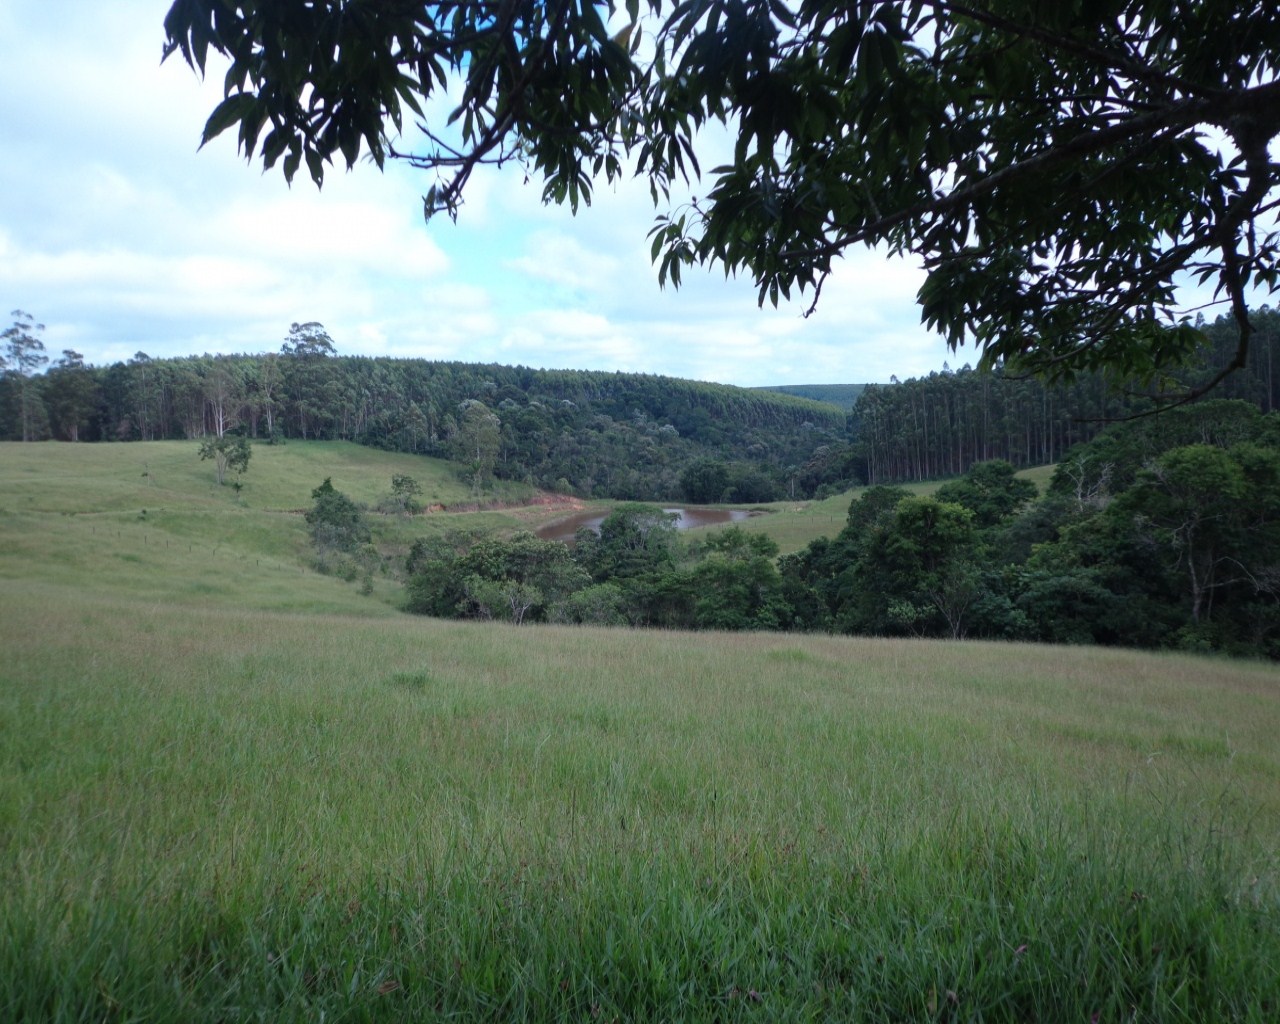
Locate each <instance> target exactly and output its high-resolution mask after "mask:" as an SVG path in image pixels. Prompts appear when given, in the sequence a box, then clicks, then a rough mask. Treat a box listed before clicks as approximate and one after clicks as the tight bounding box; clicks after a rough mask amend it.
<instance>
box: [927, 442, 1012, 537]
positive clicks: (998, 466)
mask: <svg viewBox="0 0 1280 1024" xmlns="http://www.w3.org/2000/svg"><path fill="white" fill-rule="evenodd" d="M935 496H936V497H937V499H938V500H939V501H950V502H953V503H954V504H956V505H962V506H964V507H965V508H967V509H969V511H971V512H972V513H973V516H974V519H973V522H974V525H975V526H977V527H979V528H982V527H990V526H995V525H997V524H998V523H1001V522H1004V521H1005V520H1006V519H1008V518H1009V517H1010V516H1012V515H1013V514H1014V513H1015V512H1017V511H1018V509H1020V508H1022V507H1023V506H1025V505H1026V504H1027V503H1028V502H1030V501H1034V500H1035V497H1036V485H1035V484H1033V483H1032V482H1031V481H1030V480H1023V479H1021V478H1019V477H1017V476H1015V475H1014V470H1013V467H1012V466H1011V465H1009V463H1007V462H1005V461H1004V459H992V460H991V461H989V462H979V463H977V464H976V465H974V466H972V467H970V469H969V472H967V473H966V474H965V475H964V476H963V477H961V478H960V479H959V480H953V481H951V482H950V483H946V484H943V485H942V486H941V487H939V488H938V492H937V494H936V495H935Z"/></svg>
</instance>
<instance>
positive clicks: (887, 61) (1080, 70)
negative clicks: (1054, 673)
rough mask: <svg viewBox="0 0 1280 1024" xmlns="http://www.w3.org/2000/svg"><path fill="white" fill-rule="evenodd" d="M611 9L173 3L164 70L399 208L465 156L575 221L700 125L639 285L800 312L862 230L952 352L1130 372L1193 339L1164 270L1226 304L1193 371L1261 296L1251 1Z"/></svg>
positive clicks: (1261, 34) (761, 3)
mask: <svg viewBox="0 0 1280 1024" xmlns="http://www.w3.org/2000/svg"><path fill="white" fill-rule="evenodd" d="M641 6H642V5H641V3H640V2H639V0H626V2H625V3H621V2H619V0H609V2H607V3H604V4H594V3H587V4H580V5H568V4H561V3H543V2H536V0H515V2H496V0H492V2H491V0H471V2H464V3H459V4H449V5H444V6H438V5H431V4H426V3H397V4H376V5H373V4H369V5H361V6H360V7H359V12H360V16H359V17H352V16H350V12H351V4H350V3H349V2H347V0H317V2H312V0H287V2H285V0H270V2H268V0H251V2H246V3H238V4H234V5H227V4H210V3H208V2H206V0H175V2H174V3H173V5H172V7H171V9H170V11H169V13H168V15H167V17H166V19H165V30H166V33H167V37H168V42H167V48H166V55H168V54H171V53H173V52H174V51H181V52H182V54H183V56H184V57H185V59H186V60H187V61H188V62H189V63H190V64H192V65H193V66H194V67H197V68H199V69H200V70H201V71H202V72H203V71H204V69H205V66H206V59H207V54H208V51H209V49H210V48H213V49H214V50H216V51H218V52H220V53H222V54H224V55H225V56H226V57H227V58H228V59H229V60H230V62H231V67H230V68H229V69H228V72H227V74H226V76H225V83H226V86H225V99H224V100H223V101H222V102H221V103H220V104H219V105H218V106H217V107H216V109H215V110H214V111H213V112H212V114H211V115H210V117H209V119H208V121H207V123H206V125H205V129H204V137H205V140H206V141H207V140H208V139H211V138H213V137H214V136H216V135H218V134H220V133H221V132H223V131H226V130H228V129H231V128H236V129H238V137H239V143H240V147H241V149H242V151H243V152H244V153H245V154H246V156H248V157H250V158H252V157H253V156H254V155H260V156H261V159H262V161H263V164H264V166H266V167H271V166H273V165H275V164H276V163H278V162H279V163H280V164H281V167H282V169H283V172H284V175H285V177H286V178H289V179H292V177H293V176H294V175H295V174H296V173H297V171H298V170H299V169H300V168H301V167H302V166H303V165H304V164H305V166H306V169H307V172H308V173H309V174H310V176H311V177H312V179H313V180H314V181H315V182H316V183H317V184H318V183H319V182H321V181H322V180H323V177H324V173H325V165H326V163H328V162H330V161H331V160H332V159H333V158H334V157H335V156H340V157H341V159H342V160H343V162H345V164H346V165H347V166H351V165H352V164H354V162H355V161H356V160H357V159H358V158H359V156H360V154H361V150H362V149H367V151H368V152H369V154H370V155H371V156H372V158H373V160H374V161H375V162H376V163H378V164H379V165H382V164H383V163H384V162H385V160H386V159H387V158H388V157H391V158H397V157H403V158H404V159H406V160H408V161H409V162H410V163H411V164H413V165H414V166H417V167H421V168H424V169H426V170H428V171H429V172H431V173H433V174H434V175H436V176H437V184H435V185H433V186H432V187H431V188H430V189H429V191H428V192H427V195H426V199H425V209H426V211H427V213H428V214H431V213H433V212H436V211H444V212H446V213H448V214H449V215H451V216H454V215H456V214H457V211H458V208H459V205H460V203H461V199H462V194H463V190H464V188H465V186H466V183H467V181H468V179H469V178H470V176H471V174H472V173H473V172H474V170H475V168H476V167H477V166H478V165H480V164H482V163H502V162H503V161H507V160H519V161H521V162H523V163H524V164H525V165H526V170H527V173H529V174H530V175H531V176H533V177H537V178H541V180H542V182H543V193H544V196H545V197H546V198H547V199H548V200H552V201H556V202H567V203H568V204H569V205H570V206H571V207H572V208H575V209H576V207H577V205H578V204H579V203H580V202H582V201H586V200H589V199H590V197H591V192H592V184H593V175H603V177H604V178H605V179H606V180H609V181H613V180H616V179H618V178H620V177H622V176H624V175H626V174H628V173H631V172H633V171H635V172H638V173H640V174H642V175H645V176H647V177H648V179H649V181H650V183H651V186H652V191H653V195H654V198H655V201H659V202H660V201H662V200H663V199H664V198H666V197H669V196H670V194H671V193H670V189H671V186H672V184H673V183H675V182H678V181H680V180H681V179H684V178H687V177H690V176H696V175H698V174H699V173H700V165H699V160H698V152H699V150H700V149H702V150H703V151H704V152H706V151H709V150H710V149H712V148H717V149H718V147H719V146H720V145H721V143H720V135H721V130H722V129H727V131H728V132H729V133H730V136H731V139H732V142H733V148H732V158H731V159H729V160H727V161H724V162H722V163H720V164H719V166H717V167H716V168H715V169H714V170H713V171H712V172H711V178H712V180H711V181H710V182H709V183H708V185H707V186H705V187H704V188H701V189H699V190H698V191H699V198H698V199H695V200H693V201H692V202H690V203H689V204H688V205H686V206H683V207H677V208H675V209H672V210H669V211H667V212H665V213H663V214H662V215H661V216H660V217H659V220H658V223H657V226H656V228H655V230H654V233H653V253H654V256H655V258H657V259H659V260H660V263H661V273H660V276H661V277H662V278H663V279H666V278H669V279H671V280H672V281H673V282H675V283H677V284H678V283H679V280H680V273H681V269H682V268H683V267H685V266H686V265H688V264H690V263H704V264H715V263H719V264H722V265H723V266H724V267H725V268H726V269H727V270H736V269H739V268H743V269H746V270H748V271H749V272H750V273H751V274H752V275H753V277H754V279H755V282H756V284H757V286H758V290H759V296H760V300H761V301H762V302H763V301H766V300H768V301H774V302H776V301H777V300H778V298H779V297H780V296H784V295H789V294H790V293H792V292H793V291H796V290H801V291H804V290H806V289H807V290H809V291H810V293H811V294H812V295H813V297H814V301H815V302H816V301H817V296H818V293H819V292H820V290H821V288H822V284H823V282H824V281H825V280H826V278H827V276H828V274H829V273H830V270H831V267H832V265H833V261H835V260H836V259H837V258H838V257H839V256H840V255H841V254H843V253H844V252H846V251H847V250H849V249H850V248H851V247H854V246H858V245H861V244H881V245H884V246H885V247H887V248H888V249H889V250H890V251H891V252H894V253H901V254H909V255H910V256H912V257H914V258H916V259H917V260H919V261H920V262H921V263H922V264H923V266H924V269H925V270H926V272H927V275H928V276H927V279H926V281H925V284H924V286H923V288H922V289H921V292H920V296H919V298H920V303H921V306H922V311H923V318H924V320H925V321H926V322H927V323H928V324H930V325H932V326H933V327H935V328H936V329H938V330H939V331H940V332H941V333H942V334H944V335H945V337H946V338H947V340H948V342H949V343H950V344H951V345H952V346H956V345H959V344H961V343H962V342H965V341H973V342H974V343H976V344H977V345H978V346H980V347H981V348H982V349H983V351H984V360H985V361H986V362H987V363H988V364H994V363H995V362H997V361H1000V360H1004V361H1006V362H1008V363H1009V364H1017V365H1018V367H1019V368H1020V369H1030V370H1035V371H1040V372H1044V373H1047V374H1050V375H1054V376H1063V377H1069V376H1071V375H1072V374H1074V373H1076V372H1078V371H1081V370H1085V369H1089V368H1093V367H1107V368H1109V369H1111V370H1112V371H1114V372H1115V373H1116V374H1117V375H1118V376H1120V377H1123V378H1128V377H1133V376H1137V377H1139V378H1142V379H1145V380H1148V381H1153V382H1156V383H1158V382H1159V374H1160V372H1161V371H1162V369H1164V368H1166V367H1168V366H1170V365H1172V364H1175V363H1178V362H1180V361H1181V360H1183V359H1185V358H1186V357H1188V356H1189V355H1190V354H1191V353H1192V352H1193V351H1194V350H1195V348H1196V346H1197V345H1198V344H1199V343H1200V341H1201V338H1202V335H1201V332H1200V331H1199V330H1198V329H1197V328H1196V326H1195V325H1194V323H1192V322H1191V321H1190V320H1189V319H1188V318H1187V317H1185V316H1182V315H1180V314H1179V313H1178V312H1176V310H1175V309H1174V308H1173V306H1174V293H1175V288H1174V285H1175V281H1177V280H1179V278H1180V276H1181V275H1186V274H1188V273H1190V274H1192V275H1197V276H1198V277H1200V278H1201V279H1202V280H1204V281H1211V282H1212V283H1213V284H1214V286H1215V287H1216V289H1217V291H1218V293H1219V294H1220V295H1221V296H1222V298H1223V299H1224V300H1225V301H1226V302H1228V303H1229V305H1230V308H1231V310H1232V316H1233V320H1234V322H1235V330H1236V338H1237V347H1236V351H1235V352H1234V353H1233V354H1231V355H1230V357H1229V360H1228V363H1227V365H1226V366H1224V367H1222V368H1221V369H1220V370H1219V371H1217V372H1216V373H1214V374H1213V375H1212V376H1210V378H1209V379H1208V380H1207V381H1206V382H1205V384H1204V386H1206V387H1207V386H1210V385H1212V383H1213V382H1214V380H1215V379H1216V378H1217V377H1218V376H1220V375H1221V374H1222V373H1225V372H1227V371H1229V370H1230V369H1232V368H1234V367H1237V366H1240V365H1243V363H1244V361H1245V358H1246V356H1247V353H1248V350H1249V346H1250V339H1251V334H1252V332H1253V324H1252V321H1251V319H1250V317H1249V313H1248V310H1247V309H1246V306H1245V298H1246V296H1247V294H1248V293H1249V291H1250V289H1263V290H1274V289H1275V288H1276V287H1277V284H1280V272H1278V271H1277V269H1276V267H1277V256H1278V255H1280V234H1278V233H1277V231H1276V221H1275V216H1276V209H1277V204H1276V198H1277V196H1276V193H1277V183H1278V182H1280V165H1277V163H1276V162H1275V161H1274V160H1273V159H1272V158H1271V156H1270V154H1269V152H1268V147H1269V144H1270V143H1271V141H1272V140H1273V139H1274V138H1275V136H1276V135H1277V133H1278V132H1280V118H1277V116H1276V114H1275V111H1276V110H1277V109H1278V108H1280V103H1278V102H1277V101H1278V100H1280V82H1277V81H1276V68H1277V64H1278V63H1280V19H1276V18H1275V17H1274V16H1273V12H1272V11H1271V10H1270V8H1269V6H1268V5H1266V4H1233V3H1226V2H1201V3H1189V2H1188V3H1178V4H1153V3H1149V2H1146V0H1108V2H1102V3H1084V2H1082V0H1073V2H1067V3H1054V4H1049V3H1012V2H1003V0H1002V2H996V0H975V2H973V3H967V4H956V3H953V2H950V0H869V2H866V3H857V4H851V3H847V2H844V0H812V2H809V3H804V4H800V5H792V4H785V3H776V2H772V0H689V2H684V3H676V2H674V0H648V3H647V4H645V5H644V7H645V8H646V14H645V17H644V18H642V16H641ZM642 29H643V30H644V33H645V37H646V38H645V42H644V43H643V45H642V43H641V30H642ZM351 54H359V55H360V59H358V60H357V59H352V58H351ZM437 97H443V98H444V99H445V104H446V106H444V107H438V106H437V105H436V104H435V103H434V101H435V100H436V99H437ZM429 104H430V105H431V106H429ZM450 106H451V107H452V109H449V107H450ZM406 109H407V110H408V111H409V112H410V113H412V114H413V115H414V116H415V117H417V118H418V119H419V121H420V123H421V127H422V131H423V140H422V145H421V147H420V149H419V150H418V151H417V152H413V153H404V152H402V151H401V150H399V149H397V148H396V144H395V142H394V141H393V139H394V138H395V137H396V134H397V133H398V132H399V131H400V129H401V128H402V127H403V118H404V112H405V111H406ZM428 109H432V110H433V113H432V115H431V116H428V115H427V114H426V111H427V110H428ZM435 109H439V110H440V114H439V116H438V117H437V115H436V114H435V113H434V110H435ZM704 131H705V132H706V133H707V135H706V140H707V141H706V145H705V146H704V145H703V132H704Z"/></svg>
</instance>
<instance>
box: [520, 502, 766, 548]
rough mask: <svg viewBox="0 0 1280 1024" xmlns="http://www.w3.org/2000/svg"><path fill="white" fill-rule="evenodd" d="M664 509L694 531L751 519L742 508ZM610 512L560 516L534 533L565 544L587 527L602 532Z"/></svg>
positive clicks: (678, 523)
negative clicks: (560, 517) (697, 528)
mask: <svg viewBox="0 0 1280 1024" xmlns="http://www.w3.org/2000/svg"><path fill="white" fill-rule="evenodd" d="M662 511H663V512H674V513H675V514H676V516H678V518H677V519H676V529H677V530H692V529H694V528H695V527H698V526H724V525H725V524H727V523H738V522H741V521H742V520H744V519H746V518H748V517H749V516H750V515H751V513H750V512H748V511H746V510H745V509H740V508H682V507H672V508H664V509H663V510H662ZM607 515H608V513H607V512H579V513H578V514H577V515H572V516H569V517H568V518H567V519H557V520H556V521H555V522H554V523H547V524H546V525H545V526H540V527H539V528H538V529H537V530H535V531H534V532H535V533H536V534H537V536H538V537H540V538H542V539H543V540H562V541H564V542H565V543H566V544H567V543H569V542H570V541H572V540H573V535H574V534H575V533H577V532H578V531H579V530H580V529H582V528H583V527H584V526H585V527H586V528H587V529H589V530H595V531H596V532H597V533H599V532H600V524H601V523H603V522H604V521H605V517H606V516H607Z"/></svg>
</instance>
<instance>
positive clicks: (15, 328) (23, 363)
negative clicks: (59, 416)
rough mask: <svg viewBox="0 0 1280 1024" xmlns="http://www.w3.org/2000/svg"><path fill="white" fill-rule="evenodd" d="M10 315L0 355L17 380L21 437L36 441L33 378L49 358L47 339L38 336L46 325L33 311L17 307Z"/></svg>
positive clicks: (2, 365) (3, 365)
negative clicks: (10, 319) (45, 342)
mask: <svg viewBox="0 0 1280 1024" xmlns="http://www.w3.org/2000/svg"><path fill="white" fill-rule="evenodd" d="M10 316H12V317H13V323H12V324H11V325H10V326H9V327H8V328H7V329H6V330H5V331H4V333H3V334H0V338H3V339H4V342H5V347H4V354H3V356H0V370H3V371H5V372H7V373H12V374H14V375H15V376H16V377H17V379H18V401H19V404H20V406H21V410H22V413H21V415H22V440H24V441H34V440H35V417H36V413H35V406H36V403H37V402H38V401H39V387H38V385H37V384H36V382H35V381H33V380H32V377H33V376H34V375H35V373H36V372H37V371H38V370H39V369H40V367H42V366H44V365H45V364H46V363H47V362H48V361H49V357H48V356H46V355H45V354H44V342H42V341H41V340H40V338H39V335H40V334H41V333H42V332H43V331H44V324H38V323H36V322H35V318H34V317H32V315H31V314H30V313H27V312H25V311H23V310H21V309H15V310H14V311H13V312H12V313H11V314H10Z"/></svg>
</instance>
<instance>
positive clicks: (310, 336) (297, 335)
mask: <svg viewBox="0 0 1280 1024" xmlns="http://www.w3.org/2000/svg"><path fill="white" fill-rule="evenodd" d="M280 351H281V353H282V354H284V355H287V356H296V357H297V358H299V359H323V358H325V357H327V356H332V355H333V354H334V352H335V351H336V350H335V349H334V345H333V339H332V338H331V337H329V332H328V331H326V330H325V328H324V324H322V323H317V322H316V321H315V320H308V321H307V322H306V323H304V324H298V323H295V324H290V325H289V336H288V337H287V338H285V340H284V344H283V345H281V346H280Z"/></svg>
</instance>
